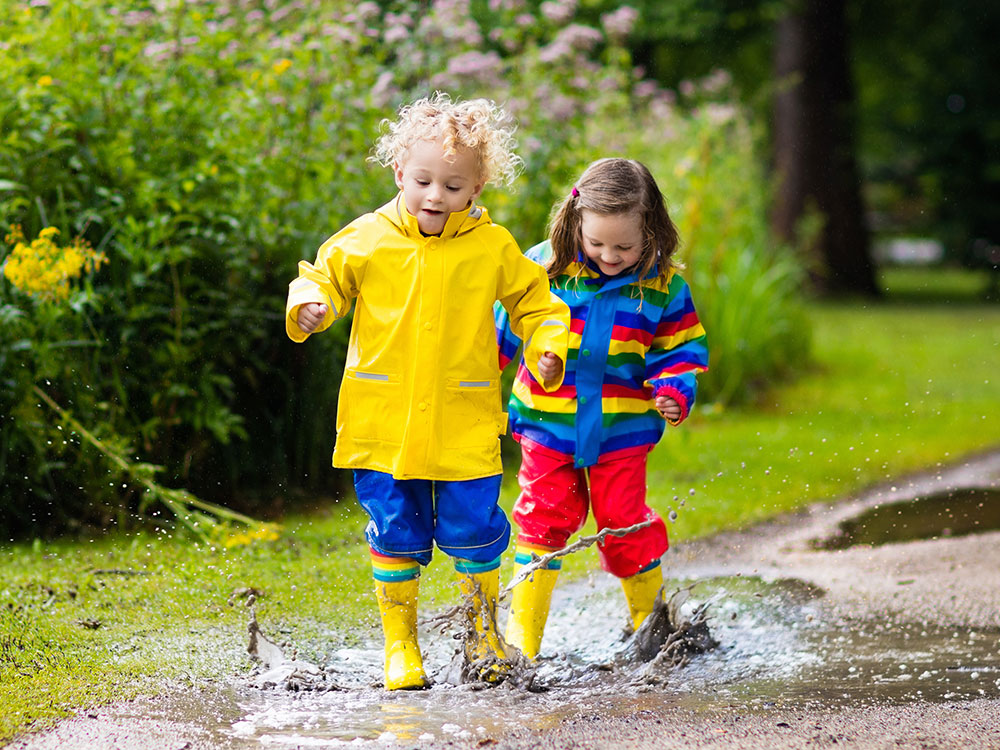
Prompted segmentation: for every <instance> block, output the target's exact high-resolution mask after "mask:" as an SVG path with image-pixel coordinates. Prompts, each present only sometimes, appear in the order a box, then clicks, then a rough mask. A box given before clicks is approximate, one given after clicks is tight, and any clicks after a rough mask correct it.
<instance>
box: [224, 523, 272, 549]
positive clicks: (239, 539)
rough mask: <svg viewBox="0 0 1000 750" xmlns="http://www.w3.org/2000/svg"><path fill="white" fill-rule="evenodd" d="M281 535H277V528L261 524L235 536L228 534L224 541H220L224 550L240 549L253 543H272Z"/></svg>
mask: <svg viewBox="0 0 1000 750" xmlns="http://www.w3.org/2000/svg"><path fill="white" fill-rule="evenodd" d="M280 536H281V534H279V533H278V527H277V526H272V525H271V524H266V523H265V524H261V525H260V526H257V527H256V528H252V529H248V530H247V531H239V532H236V533H235V534H230V535H229V536H227V537H226V538H225V539H223V540H222V546H223V547H225V548H226V549H229V548H231V547H241V546H243V545H247V544H253V543H254V542H273V541H275V540H277V539H278V538H280Z"/></svg>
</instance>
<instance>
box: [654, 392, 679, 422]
mask: <svg viewBox="0 0 1000 750" xmlns="http://www.w3.org/2000/svg"><path fill="white" fill-rule="evenodd" d="M656 408H657V410H658V411H659V412H660V416H662V417H663V418H664V419H667V420H669V421H671V422H676V421H677V420H678V419H680V418H681V405H680V404H678V403H677V402H676V401H674V400H673V399H672V398H670V396H657V397H656Z"/></svg>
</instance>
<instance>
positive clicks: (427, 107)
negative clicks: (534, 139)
mask: <svg viewBox="0 0 1000 750" xmlns="http://www.w3.org/2000/svg"><path fill="white" fill-rule="evenodd" d="M381 128H382V130H383V131H384V132H383V133H382V135H381V136H380V137H379V139H378V140H377V141H376V142H375V148H374V155H373V156H372V157H371V158H372V160H373V161H375V162H378V163H379V164H381V165H382V166H383V167H391V166H393V165H394V164H397V163H399V164H402V163H403V162H405V161H406V155H407V152H408V151H409V150H410V147H411V146H413V144H414V143H417V142H418V141H436V140H438V139H441V141H442V143H443V146H444V152H445V154H446V155H447V156H452V155H454V154H455V153H456V151H457V150H458V149H459V148H468V149H472V151H474V152H475V154H476V156H477V161H478V164H479V176H480V178H482V180H483V182H484V183H495V184H504V185H510V184H511V183H512V182H513V181H514V178H516V177H517V175H518V173H519V172H520V170H521V165H522V164H523V161H522V160H521V158H520V157H519V156H517V155H516V154H515V153H514V148H515V146H516V142H515V140H514V131H515V129H516V126H515V125H514V124H513V123H512V122H511V121H510V118H509V117H508V115H507V113H506V112H505V111H504V110H503V109H502V108H501V107H499V106H498V105H497V104H495V103H494V102H492V101H490V100H489V99H469V100H467V101H452V100H451V97H450V96H448V94H445V93H442V92H440V91H438V92H436V93H435V94H434V95H433V96H431V97H425V98H423V99H418V100H417V101H415V102H413V103H412V104H407V105H405V106H403V107H401V108H400V110H399V116H398V118H397V119H396V120H395V121H392V120H388V119H386V120H382V122H381Z"/></svg>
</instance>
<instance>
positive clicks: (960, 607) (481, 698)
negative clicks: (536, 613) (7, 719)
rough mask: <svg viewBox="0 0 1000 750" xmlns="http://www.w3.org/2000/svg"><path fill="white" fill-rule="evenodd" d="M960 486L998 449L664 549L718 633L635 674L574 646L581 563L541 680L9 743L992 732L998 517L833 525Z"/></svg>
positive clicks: (993, 479) (967, 741) (704, 740)
mask: <svg viewBox="0 0 1000 750" xmlns="http://www.w3.org/2000/svg"><path fill="white" fill-rule="evenodd" d="M968 488H975V489H976V491H983V492H993V491H996V490H998V489H1000V452H997V453H994V454H990V455H986V456H982V457H979V458H975V459H970V460H967V461H964V462H962V463H961V464H959V465H956V466H953V467H950V468H948V469H946V470H942V471H940V472H935V473H932V474H927V475H921V476H915V477H912V478H908V479H905V480H900V481H899V482H897V483H896V484H895V485H887V486H885V487H880V488H876V489H874V490H872V491H871V492H868V493H865V494H864V495H863V496H860V497H857V498H849V499H847V500H845V501H843V502H840V503H836V504H826V505H817V506H814V507H811V508H809V509H807V510H805V511H803V512H801V513H798V514H795V515H791V516H787V517H783V518H780V519H777V520H774V521H771V522H769V523H766V524H762V525H760V526H756V527H754V528H751V529H747V530H745V531H742V532H738V533H727V534H721V535H718V536H716V537H713V538H710V539H706V540H702V541H699V542H697V543H691V544H685V545H681V546H678V547H676V548H675V549H672V550H671V551H670V552H669V553H668V554H667V556H666V557H665V558H664V565H665V568H664V570H665V573H666V575H667V576H669V577H670V578H671V580H672V581H673V582H674V583H675V584H676V585H677V586H685V585H689V584H691V583H692V582H696V587H695V591H701V592H702V593H701V597H702V601H703V602H704V601H710V606H711V608H712V610H713V612H714V616H715V626H714V630H713V633H714V634H716V635H718V636H719V637H720V640H721V641H722V642H723V646H722V647H721V648H720V649H718V650H717V651H716V652H714V653H712V654H708V655H705V656H703V657H702V656H699V657H696V658H695V659H693V660H692V662H691V663H690V664H689V665H688V666H686V667H684V668H681V669H677V670H674V671H673V672H671V673H669V674H668V675H666V677H665V678H664V679H663V680H651V681H650V682H649V684H645V685H644V684H642V681H641V680H640V681H636V680H635V679H633V678H634V676H635V673H634V672H632V673H629V674H625V670H624V668H623V667H621V666H620V665H618V664H616V662H615V653H614V652H613V651H614V649H613V646H610V645H609V646H606V648H607V653H606V654H604V655H602V654H596V655H595V654H594V653H593V652H592V650H591V651H590V652H588V653H585V654H584V655H583V657H584V658H581V657H580V655H579V654H578V653H577V651H579V650H580V649H581V648H583V651H587V647H586V646H584V647H581V646H580V645H579V644H580V641H581V639H583V641H588V640H592V641H596V640H599V639H600V638H601V637H602V635H605V634H606V632H607V631H608V629H609V627H610V626H609V624H608V623H610V622H612V619H611V618H612V616H613V614H615V613H617V609H618V608H620V606H621V605H620V603H619V602H618V601H617V600H616V599H615V597H616V596H620V594H619V593H618V592H617V591H616V590H614V589H616V587H615V582H614V581H611V580H604V579H603V578H598V579H596V580H595V581H592V582H590V583H589V584H588V583H580V584H577V585H573V586H565V587H560V589H557V597H559V598H557V600H556V601H555V602H554V605H553V615H552V618H551V620H550V629H549V630H548V631H547V632H546V641H545V643H543V656H544V655H546V652H547V653H548V655H547V656H546V658H545V659H543V660H542V663H541V666H540V667H539V673H540V676H541V680H540V682H541V683H542V684H543V687H544V686H545V685H546V684H547V685H548V687H549V690H547V691H545V692H542V693H526V692H516V691H512V690H503V689H494V690H485V691H478V692H470V691H465V692H463V691H461V690H457V689H449V688H448V687H446V686H440V685H439V686H437V687H435V688H434V689H432V690H430V691H426V692H423V693H410V694H389V693H385V692H384V691H381V690H379V689H374V688H372V687H371V686H370V685H368V686H365V685H362V686H354V687H352V686H350V685H348V686H347V690H346V691H343V692H336V693H333V692H331V693H328V694H325V695H317V694H309V695H301V696H294V699H292V698H289V697H288V696H287V695H281V694H277V693H273V692H272V693H268V692H266V691H261V690H259V689H256V690H248V689H247V686H246V685H244V686H242V687H240V686H237V687H236V688H233V686H225V685H223V686H219V687H218V689H211V688H210V689H203V690H201V691H196V690H192V689H190V688H189V689H186V690H180V691H175V692H174V693H171V694H170V695H167V696H164V697H162V698H159V699H155V700H146V701H140V702H136V703H133V704H129V705H126V706H118V707H109V708H108V709H102V710H100V711H96V712H90V713H89V714H88V715H86V716H81V717H78V718H75V719H71V720H68V721H65V722H63V723H62V724H60V725H59V726H58V727H57V728H56V729H55V730H54V731H52V732H50V733H47V734H44V735H38V736H31V737H26V738H23V739H22V740H20V741H17V742H15V743H13V745H12V747H14V748H18V750H29V749H31V750H42V749H43V748H44V749H48V748H56V747H58V748H66V749H67V750H74V749H75V748H112V747H114V748H119V749H120V750H130V749H138V748H173V749H176V750H181V749H182V748H183V749H184V750H199V749H201V748H233V749H234V750H235V749H236V748H246V747H261V746H269V747H289V748H291V747H342V746H345V745H349V746H352V747H358V746H360V747H366V746H369V747H390V748H392V747H407V748H409V747H414V748H417V747H419V748H432V747H450V748H459V749H461V750H464V749H465V748H478V747H494V748H498V749H501V748H502V749H507V748H511V749H512V748H539V750H542V749H547V748H552V749H553V750H554V749H556V748H630V749H632V750H644V749H645V748H663V747H671V748H674V747H676V748H695V747H698V748H701V747H710V748H800V747H801V748H805V747H809V748H814V747H817V746H818V747H837V748H844V747H847V748H858V749H863V750H868V749H869V748H872V749H874V748H879V749H881V748H956V749H957V748H963V749H964V748H1000V580H998V579H1000V573H998V571H1000V531H996V530H989V531H979V530H978V529H973V531H978V532H979V533H967V532H968V529H965V530H960V529H959V527H958V525H957V524H956V523H954V521H955V519H953V518H950V517H949V513H950V511H949V510H947V508H948V504H947V503H945V509H946V510H945V512H944V514H943V515H941V513H940V511H939V510H935V511H934V512H935V513H938V514H939V516H940V519H939V522H938V523H937V526H936V527H935V525H934V524H932V525H931V527H930V529H931V530H930V531H928V530H927V528H926V527H925V528H924V529H923V530H922V531H920V532H919V533H918V532H913V533H912V534H910V536H913V537H917V536H922V537H923V538H906V537H907V533H905V529H904V533H902V534H896V532H898V531H899V530H900V528H901V527H904V526H907V524H904V523H889V524H888V526H889V527H890V528H889V531H891V532H892V533H891V534H889V536H888V537H887V539H891V538H895V539H896V541H892V542H891V543H885V544H881V543H878V542H871V541H868V542H866V543H865V544H851V540H850V539H847V540H846V542H845V539H844V536H845V533H846V532H845V530H849V529H851V528H852V527H851V522H852V520H853V519H857V518H861V517H864V516H865V514H866V513H869V512H870V511H872V509H875V508H879V509H881V510H884V509H885V508H889V509H890V511H891V512H896V513H898V514H899V516H900V518H903V517H904V516H903V511H902V509H903V508H905V507H914V503H918V502H920V499H921V498H929V497H937V498H940V497H945V498H947V496H948V493H960V492H962V491H963V490H967V489H968ZM983 497H984V500H983V503H981V504H983V505H985V504H988V503H990V502H996V498H995V496H994V495H984V496H983ZM897 502H899V503H906V505H899V506H897V505H895V503H897ZM928 507H929V506H928ZM897 509H899V510H897ZM952 515H953V514H952ZM984 515H986V514H984ZM935 528H936V531H935ZM893 534H895V536H893ZM959 534H961V535H959ZM836 543H845V544H844V546H843V548H837V544H836ZM584 600H586V605H584V604H583V603H581V602H583V601H584ZM605 610H606V612H605ZM607 613H612V614H607ZM264 625H265V627H266V624H264ZM614 642H615V639H613V638H611V639H609V640H608V643H609V644H613V643H614ZM338 658H339V659H340V661H339V662H336V663H335V666H334V667H328V669H332V670H333V672H334V673H336V672H337V670H338V669H340V668H342V670H343V671H341V672H339V675H340V677H342V678H344V679H354V678H356V677H357V675H358V674H360V675H362V677H363V676H364V675H366V674H369V675H374V674H377V673H378V671H379V667H380V664H379V662H380V659H379V652H378V650H377V649H376V650H369V651H365V650H358V651H355V652H352V653H345V652H341V653H340V654H339V657H338ZM428 658H429V659H430V660H431V661H433V660H434V658H435V656H434V655H433V653H432V654H430V655H429V656H428ZM442 658H443V657H442ZM338 665H339V666H338ZM623 676H624V677H626V678H628V679H626V680H624V681H622V677H623ZM337 678H338V677H337V674H334V677H333V679H337ZM234 690H235V692H234ZM296 712H297V713H296ZM352 738H353V739H352Z"/></svg>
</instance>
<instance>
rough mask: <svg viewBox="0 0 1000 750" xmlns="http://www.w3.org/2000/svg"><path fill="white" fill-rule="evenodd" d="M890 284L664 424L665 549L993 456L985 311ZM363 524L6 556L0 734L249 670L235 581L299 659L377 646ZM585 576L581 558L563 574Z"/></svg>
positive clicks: (660, 468)
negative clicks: (742, 390) (720, 398)
mask: <svg viewBox="0 0 1000 750" xmlns="http://www.w3.org/2000/svg"><path fill="white" fill-rule="evenodd" d="M907 274H908V275H906V276H905V277H899V276H898V275H897V278H896V280H895V281H893V282H892V286H891V287H890V288H891V289H895V288H897V287H896V284H899V285H900V288H905V289H907V290H910V291H907V293H906V295H902V296H901V297H899V298H893V297H891V296H890V298H889V299H888V300H887V301H885V302H881V303H877V304H872V303H865V304H861V303H855V304H837V305H833V304H815V305H812V306H811V307H810V315H811V317H812V319H813V322H814V325H815V337H814V339H815V361H816V364H815V365H814V366H813V367H812V368H810V370H809V371H808V372H807V373H806V374H805V375H804V376H803V377H801V378H800V379H799V380H798V381H797V382H795V383H794V384H792V385H786V386H783V387H780V388H777V389H775V390H773V391H771V392H770V393H768V395H767V396H766V397H763V398H761V399H760V401H759V402H758V403H757V404H755V405H753V406H748V407H744V408H740V409H734V410H729V411H724V410H715V409H712V408H711V407H706V408H701V409H698V410H696V412H695V414H694V415H692V417H691V419H690V420H689V421H688V422H687V423H686V424H685V425H683V426H682V427H680V428H678V429H674V430H670V431H669V432H668V434H667V436H666V437H665V438H664V440H663V441H662V442H661V444H660V445H659V446H658V447H657V449H656V450H655V451H654V452H653V454H652V456H651V462H650V477H649V487H650V502H651V504H652V505H653V506H654V507H656V508H657V509H658V510H659V511H661V512H662V513H664V514H667V513H669V511H670V509H671V508H673V509H676V510H677V511H678V519H677V521H676V523H674V524H672V525H671V526H670V532H671V538H672V540H673V541H674V542H677V541H683V540H685V539H692V538H695V537H698V536H701V535H705V534H709V533H711V532H714V531H717V530H720V529H725V528H733V527H738V526H741V525H745V524H747V523H750V522H753V521H756V520H759V519H763V518H766V517H768V516H771V515H774V514H776V513H780V512H782V511H787V510H791V509H794V508H798V507H802V506H803V505H805V504H808V503H811V502H814V501H820V500H827V499H832V498H838V497H842V496H845V495H849V494H851V493H855V492H857V491H859V490H861V489H862V488H865V487H868V486H871V485H873V484H876V483H880V482H883V481H887V480H890V479H891V478H893V477H897V476H899V475H900V474H905V473H907V472H911V471H916V470H920V469H924V468H927V467H934V466H936V465H938V464H939V463H947V462H950V461H955V460H958V459H959V458H960V457H961V456H964V455H967V454H970V453H973V452H977V451H981V450H984V449H987V448H995V447H998V446H1000V422H998V420H997V419H996V418H995V415H996V414H997V413H998V411H1000V383H998V379H1000V377H998V376H997V375H996V370H997V363H998V362H1000V306H997V305H989V304H982V303H979V302H977V298H976V295H975V293H974V285H967V287H966V286H962V285H961V284H959V285H958V286H957V287H953V288H952V291H950V292H947V293H942V292H941V290H940V286H937V287H935V289H937V292H938V293H937V294H935V295H931V296H929V298H926V299H924V301H922V302H920V301H915V300H914V299H913V297H912V296H911V291H912V290H913V289H919V288H921V287H923V288H929V287H932V286H934V285H935V284H936V283H937V282H936V277H935V275H934V274H933V273H932V272H926V271H907ZM899 300H902V301H899ZM723 354H724V353H723ZM508 466H509V468H510V469H511V471H510V472H509V473H510V475H511V476H510V481H508V482H507V483H506V485H505V488H504V496H503V502H504V504H505V505H506V507H507V508H508V509H509V508H510V505H511V504H512V502H513V500H514V497H515V494H516V486H515V484H514V482H513V481H512V476H513V465H512V464H511V463H510V462H509V463H508ZM692 490H693V494H690V493H691V491H692ZM675 496H677V497H678V498H683V499H684V500H685V504H684V505H683V507H680V504H679V502H675V501H674V497H675ZM363 528H364V519H363V518H362V517H361V515H360V513H359V512H358V511H357V509H356V508H355V507H354V505H353V503H351V502H350V501H349V500H345V501H342V502H339V503H334V502H331V503H329V504H328V505H327V506H326V508H325V510H323V511H322V512H318V513H314V514H310V515H307V516H306V515H303V516H296V517H292V518H288V519H285V529H284V534H283V536H282V538H281V539H280V540H279V541H277V542H272V543H257V544H255V545H251V546H248V547H239V548H234V549H230V550H222V549H216V550H213V549H210V548H205V547H198V546H196V545H194V544H192V543H190V542H184V541H179V540H175V539H171V538H169V537H165V536H156V535H153V534H149V533H139V534H134V535H121V534H118V535H115V534H111V535H107V536H104V537H101V538H95V539H92V540H91V539H88V540H80V541H57V542H43V541H38V542H36V543H35V544H8V545H6V546H4V547H3V548H2V549H0V704H2V705H3V709H2V710H0V742H3V741H5V740H7V739H9V738H11V737H12V736H14V735H15V734H16V733H18V732H20V731H23V730H24V729H25V727H27V726H30V725H32V723H33V726H34V727H36V728H37V727H43V726H46V725H48V724H50V723H51V722H52V721H53V720H55V719H56V718H58V717H60V716H63V715H66V714H67V713H68V712H69V711H71V710H72V709H75V708H80V707H85V706H89V705H95V704H99V703H102V702H106V701H109V700H115V699H123V698H128V697H131V696H134V695H137V694H141V693H149V692H155V691H156V690H157V689H159V688H160V687H161V686H162V685H163V684H164V683H165V681H167V680H170V681H178V680H180V681H187V682H193V683H197V682H198V681H201V680H209V679H213V678H216V677H219V676H224V675H229V674H232V673H234V672H236V671H238V670H240V669H244V668H246V667H248V665H249V662H248V661H247V658H246V656H245V655H244V654H243V648H244V646H245V625H246V620H247V610H246V608H245V606H244V605H245V601H246V599H245V596H246V593H247V590H248V589H253V590H255V591H256V592H259V594H258V598H259V602H258V605H257V612H258V616H259V618H260V621H261V623H262V626H263V627H264V628H265V630H266V631H267V632H270V633H275V634H277V635H280V636H282V637H284V638H287V639H288V640H290V641H293V642H295V643H296V644H297V645H299V646H300V653H302V654H303V655H304V656H306V658H318V659H320V660H322V659H323V658H324V651H325V649H327V648H328V647H330V646H332V645H334V644H338V645H339V644H342V643H350V642H352V641H358V640H363V639H368V638H371V637H373V636H375V635H376V634H377V632H378V631H377V628H378V621H377V615H376V611H375V605H374V597H373V596H372V594H371V579H370V571H369V565H368V560H367V550H366V547H365V545H364V542H363V537H362V531H363ZM510 557H511V556H510V555H507V556H506V559H505V568H504V577H505V578H506V577H508V576H509V573H510ZM667 562H668V567H667V571H668V573H669V555H668V557H667ZM596 565H597V562H596V556H595V554H594V552H593V550H592V549H591V550H587V551H586V552H584V553H582V554H580V555H574V556H572V557H571V558H570V559H568V560H567V562H566V565H565V568H564V570H565V571H566V575H567V576H570V575H580V574H582V573H583V572H584V571H586V570H588V569H593V568H595V567H596ZM451 579H452V573H451V566H450V564H449V563H448V560H447V558H446V557H445V556H443V555H439V556H438V557H437V558H436V560H435V562H434V563H433V564H432V565H431V566H430V568H429V570H428V571H427V573H426V575H425V576H424V578H423V579H422V581H423V582H422V607H423V611H424V612H427V611H429V610H431V609H433V608H435V607H440V606H443V605H445V604H447V603H451V602H454V601H455V593H454V589H453V587H452V586H451Z"/></svg>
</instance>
